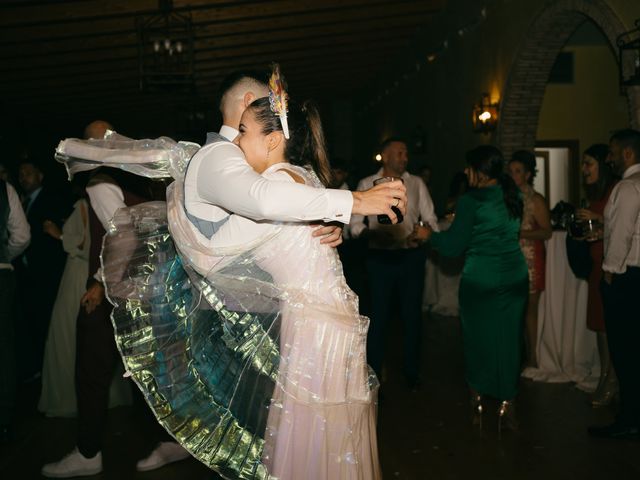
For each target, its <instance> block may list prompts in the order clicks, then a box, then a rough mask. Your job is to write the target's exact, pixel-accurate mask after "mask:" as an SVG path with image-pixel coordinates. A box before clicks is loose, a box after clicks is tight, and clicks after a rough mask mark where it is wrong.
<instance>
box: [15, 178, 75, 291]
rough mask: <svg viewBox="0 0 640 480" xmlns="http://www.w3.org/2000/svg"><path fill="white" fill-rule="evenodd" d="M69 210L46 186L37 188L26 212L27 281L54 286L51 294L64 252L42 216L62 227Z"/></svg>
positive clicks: (62, 200)
mask: <svg viewBox="0 0 640 480" xmlns="http://www.w3.org/2000/svg"><path fill="white" fill-rule="evenodd" d="M70 213H71V206H70V205H69V203H68V202H67V201H66V199H63V198H61V197H60V196H59V195H56V194H55V193H52V192H50V191H49V190H47V188H46V187H44V188H43V189H42V190H41V191H40V194H39V195H38V196H37V197H36V199H35V200H34V202H33V204H32V205H31V207H30V208H29V212H28V213H27V221H28V222H29V226H30V227H31V244H30V245H29V248H27V250H26V251H25V252H24V256H25V258H26V259H27V276H28V277H29V279H30V281H35V282H36V283H38V284H43V285H46V286H47V289H52V288H53V289H55V292H53V295H54V296H55V294H56V293H57V289H58V283H59V281H60V276H61V275H62V271H63V270H64V264H65V261H66V257H67V254H66V253H65V252H64V250H63V248H62V242H61V241H60V240H56V239H55V238H53V237H51V236H50V235H49V234H47V233H46V232H45V231H44V229H43V228H42V225H43V223H44V221H45V220H51V221H52V222H54V223H55V224H57V225H58V226H59V227H60V228H62V225H63V224H64V221H65V220H66V218H67V217H68V216H69V215H70ZM20 263H23V262H22V261H20ZM41 282H42V283H41ZM54 298H55V297H54Z"/></svg>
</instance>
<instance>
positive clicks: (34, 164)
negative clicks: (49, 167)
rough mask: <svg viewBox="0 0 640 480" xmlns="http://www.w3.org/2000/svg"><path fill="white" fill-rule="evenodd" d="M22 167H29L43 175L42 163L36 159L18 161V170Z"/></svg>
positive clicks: (29, 158) (28, 158)
mask: <svg viewBox="0 0 640 480" xmlns="http://www.w3.org/2000/svg"><path fill="white" fill-rule="evenodd" d="M22 165H31V166H32V167H33V168H35V169H36V170H38V171H39V172H40V173H42V174H43V175H44V168H43V165H42V161H41V160H39V159H36V158H34V157H27V158H23V159H22V160H20V163H19V164H18V168H20V167H21V166H22Z"/></svg>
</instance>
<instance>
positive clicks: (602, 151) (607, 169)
mask: <svg viewBox="0 0 640 480" xmlns="http://www.w3.org/2000/svg"><path fill="white" fill-rule="evenodd" d="M583 155H585V156H589V157H591V158H593V159H594V160H595V161H596V162H598V181H596V182H595V183H592V184H591V185H586V184H585V185H584V191H585V193H586V194H587V198H588V199H589V201H594V200H602V199H603V198H604V196H605V195H606V194H607V191H608V190H609V187H611V184H612V183H613V170H612V169H611V165H610V164H609V163H607V158H608V157H609V145H605V144H604V143H596V144H594V145H591V146H590V147H589V148H587V149H586V150H585V151H584V153H583Z"/></svg>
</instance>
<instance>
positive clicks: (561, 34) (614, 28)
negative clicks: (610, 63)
mask: <svg viewBox="0 0 640 480" xmlns="http://www.w3.org/2000/svg"><path fill="white" fill-rule="evenodd" d="M585 19H590V20H591V21H593V22H594V23H595V24H596V25H597V26H598V28H600V29H601V30H602V32H603V33H604V35H605V36H606V37H607V39H608V40H609V43H610V45H611V47H612V49H613V50H615V51H616V52H617V46H616V38H617V37H618V35H620V34H621V33H624V32H625V31H626V28H625V26H624V25H623V23H622V22H621V20H620V19H619V17H618V16H617V15H616V13H615V12H614V11H613V10H612V9H611V7H609V5H608V4H607V2H606V1H604V0H563V1H560V2H558V3H557V4H555V5H553V6H550V7H545V9H544V11H543V12H542V13H541V14H540V15H539V16H538V18H536V19H535V21H534V22H533V24H532V25H531V27H530V28H529V31H528V32H527V33H526V34H525V36H524V37H525V40H524V42H523V44H522V46H521V48H520V51H519V53H518V55H517V57H516V60H515V62H514V64H513V66H512V70H511V73H510V75H509V80H508V82H507V85H506V87H505V90H504V94H503V97H502V105H501V114H500V117H501V118H500V125H499V129H498V144H499V145H500V147H501V148H502V150H503V152H504V154H505V156H506V157H509V156H510V155H511V153H513V151H515V150H517V149H521V148H526V149H531V150H533V148H534V146H535V142H536V131H537V125H538V116H539V113H540V108H541V106H542V100H543V97H544V92H545V87H546V84H547V79H548V77H549V73H550V71H551V67H552V66H553V63H554V61H555V59H556V57H557V55H558V53H559V52H560V50H561V49H562V47H563V46H564V44H565V43H566V42H567V40H568V38H569V37H570V36H571V34H572V33H573V32H574V31H575V29H576V28H577V27H578V25H580V24H581V23H582V22H584V21H585ZM627 97H628V105H629V118H630V124H631V126H633V127H634V128H637V127H638V126H639V125H640V88H638V87H633V88H628V89H627Z"/></svg>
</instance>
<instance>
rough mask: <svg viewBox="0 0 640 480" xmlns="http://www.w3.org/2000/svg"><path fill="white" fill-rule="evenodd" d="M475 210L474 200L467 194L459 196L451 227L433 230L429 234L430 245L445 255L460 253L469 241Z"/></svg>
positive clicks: (450, 255)
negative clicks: (443, 229) (430, 234)
mask: <svg viewBox="0 0 640 480" xmlns="http://www.w3.org/2000/svg"><path fill="white" fill-rule="evenodd" d="M475 210H476V209H475V202H474V200H473V199H472V198H471V197H470V196H469V195H463V196H462V197H460V199H459V200H458V205H457V208H456V216H455V218H454V220H453V223H452V224H451V227H450V228H449V229H448V230H446V231H444V232H435V233H434V234H433V235H432V236H431V246H432V247H433V248H435V249H436V250H438V252H440V253H441V254H442V255H444V256H445V257H459V256H460V255H462V254H463V253H464V252H465V251H466V249H467V247H468V246H469V243H470V242H471V233H472V232H473V224H474V222H475V215H476V212H475Z"/></svg>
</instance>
